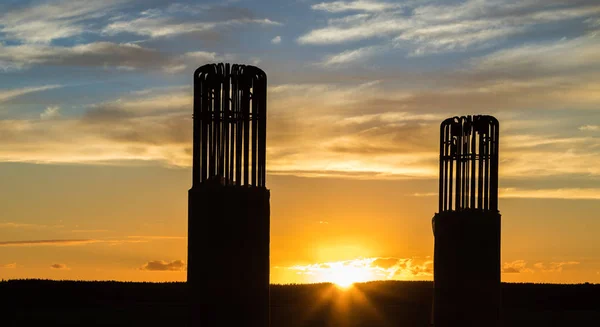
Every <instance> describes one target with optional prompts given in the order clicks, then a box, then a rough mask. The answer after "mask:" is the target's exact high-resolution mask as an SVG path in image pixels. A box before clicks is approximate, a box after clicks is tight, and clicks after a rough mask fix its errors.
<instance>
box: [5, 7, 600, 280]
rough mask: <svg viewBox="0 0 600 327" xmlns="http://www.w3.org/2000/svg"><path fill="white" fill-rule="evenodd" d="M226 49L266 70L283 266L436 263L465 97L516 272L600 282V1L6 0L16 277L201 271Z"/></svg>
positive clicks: (359, 274)
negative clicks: (195, 157)
mask: <svg viewBox="0 0 600 327" xmlns="http://www.w3.org/2000/svg"><path fill="white" fill-rule="evenodd" d="M213 62H231V63H244V64H252V65H257V66H258V67H260V68H261V69H263V70H264V71H265V72H266V73H267V76H268V107H267V110H268V131H267V135H268V139H267V172H268V175H267V187H268V188H269V189H270V190H271V281H272V282H273V283H305V282H321V281H341V282H344V278H346V279H351V281H365V280H373V279H399V280H431V279H432V267H433V264H432V260H433V259H432V256H433V241H434V240H433V234H432V230H431V218H432V217H433V215H434V213H435V212H436V211H437V177H438V172H437V164H438V149H439V148H438V142H439V124H440V122H441V121H442V120H443V119H445V118H447V117H451V116H455V115H467V114H491V115H494V116H495V117H497V118H498V120H499V121H500V127H501V130H500V180H499V184H500V200H499V209H500V212H501V214H502V265H503V273H502V280H503V281H506V282H522V281H529V282H559V283H567V282H569V283H571V282H577V283H580V282H596V283H600V237H599V236H598V235H600V3H599V2H598V1H597V0H570V1H559V0H521V1H510V0H507V1H499V0H468V1H455V0H452V1H441V0H440V1H433V0H431V1H430V0H423V1H397V2H392V1H388V2H385V1H376V0H373V1H367V0H362V1H361V0H359V1H334V2H322V1H319V0H318V1H310V0H268V1H249V0H239V1H235V0H232V1H213V2H210V1H208V0H207V1H187V2H186V1H181V2H176V3H173V2H171V1H165V0H144V1H142V0H104V1H92V0H66V1H20V0H18V1H17V0H2V1H1V2H0V162H1V163H0V199H1V200H0V278H4V279H12V278H52V279H86V280H91V279H103V280H105V279H111V280H132V281H174V280H177V281H183V280H185V269H186V265H185V261H186V250H187V191H188V189H189V188H190V186H191V156H190V153H191V146H192V143H191V142H192V138H191V133H192V129H191V127H192V125H191V116H192V106H191V102H192V75H193V71H194V70H195V69H196V68H197V67H198V66H200V65H203V64H206V63H213ZM479 259H480V258H475V257H474V258H472V264H473V265H477V264H478V261H479ZM207 267H209V268H208V269H210V263H208V262H207ZM240 269H241V270H243V269H244V267H240ZM344 276H345V277H344ZM348 276H351V277H348Z"/></svg>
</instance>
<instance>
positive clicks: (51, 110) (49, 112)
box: [40, 106, 60, 119]
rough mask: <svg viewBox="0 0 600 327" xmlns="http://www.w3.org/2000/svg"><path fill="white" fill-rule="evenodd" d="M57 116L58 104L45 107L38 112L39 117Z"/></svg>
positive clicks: (58, 114) (50, 117)
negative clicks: (42, 110)
mask: <svg viewBox="0 0 600 327" xmlns="http://www.w3.org/2000/svg"><path fill="white" fill-rule="evenodd" d="M57 117H60V107H59V106H50V107H46V110H44V112H42V113H41V114H40V119H53V118H57Z"/></svg>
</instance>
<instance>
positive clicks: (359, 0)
mask: <svg viewBox="0 0 600 327" xmlns="http://www.w3.org/2000/svg"><path fill="white" fill-rule="evenodd" d="M398 7H401V5H400V4H395V3H390V2H383V1H372V0H356V1H333V2H321V3H317V4H314V5H312V6H311V8H312V9H313V10H322V11H328V12H332V13H339V12H345V11H367V12H381V11H384V10H389V9H394V8H398Z"/></svg>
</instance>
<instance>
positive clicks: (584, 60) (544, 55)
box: [472, 35, 600, 76]
mask: <svg viewBox="0 0 600 327" xmlns="http://www.w3.org/2000/svg"><path fill="white" fill-rule="evenodd" d="M598 52H600V40H599V39H598V37H597V36H595V35H586V36H580V37H576V38H572V39H563V40H558V41H552V42H543V43H537V44H527V45H523V46H518V47H513V48H508V49H503V50H498V51H496V52H493V53H491V54H489V55H486V56H483V57H480V58H477V59H474V60H473V61H472V63H473V66H474V68H475V70H477V71H480V72H486V73H496V74H499V75H500V74H502V75H509V76H510V75H512V76H525V75H526V76H531V75H537V76H547V75H552V74H557V73H563V72H570V73H574V72H586V71H587V70H590V69H591V70H597V69H598V66H599V65H600V58H599V56H598V55H597V54H598Z"/></svg>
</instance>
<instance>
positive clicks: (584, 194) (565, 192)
mask: <svg viewBox="0 0 600 327" xmlns="http://www.w3.org/2000/svg"><path fill="white" fill-rule="evenodd" d="M499 196H500V197H501V198H533V199H566V200H600V189H599V188H560V189H517V188H501V189H499Z"/></svg>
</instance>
